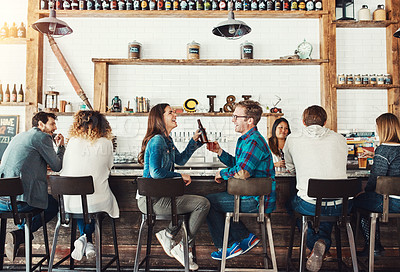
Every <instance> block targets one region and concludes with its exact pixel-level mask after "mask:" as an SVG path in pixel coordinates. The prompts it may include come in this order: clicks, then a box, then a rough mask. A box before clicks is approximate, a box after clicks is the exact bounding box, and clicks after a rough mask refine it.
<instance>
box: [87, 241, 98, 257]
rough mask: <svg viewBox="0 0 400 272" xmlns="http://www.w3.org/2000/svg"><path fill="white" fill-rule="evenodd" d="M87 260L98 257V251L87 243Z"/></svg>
mask: <svg viewBox="0 0 400 272" xmlns="http://www.w3.org/2000/svg"><path fill="white" fill-rule="evenodd" d="M85 255H86V258H88V259H92V258H95V257H96V249H95V248H94V245H93V244H92V243H91V242H87V244H86V249H85Z"/></svg>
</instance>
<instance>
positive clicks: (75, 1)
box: [71, 0, 79, 10]
mask: <svg viewBox="0 0 400 272" xmlns="http://www.w3.org/2000/svg"><path fill="white" fill-rule="evenodd" d="M71 9H72V10H79V2H78V0H72V2H71Z"/></svg>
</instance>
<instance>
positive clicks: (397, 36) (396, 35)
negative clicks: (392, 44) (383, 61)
mask: <svg viewBox="0 0 400 272" xmlns="http://www.w3.org/2000/svg"><path fill="white" fill-rule="evenodd" d="M393 37H396V38H400V28H399V29H397V31H396V32H395V33H394V34H393Z"/></svg>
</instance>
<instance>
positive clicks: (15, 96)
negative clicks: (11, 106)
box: [0, 84, 25, 102]
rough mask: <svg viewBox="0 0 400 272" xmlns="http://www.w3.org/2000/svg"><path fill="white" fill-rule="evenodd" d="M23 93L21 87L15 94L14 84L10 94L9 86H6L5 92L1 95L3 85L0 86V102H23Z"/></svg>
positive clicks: (15, 85) (15, 86)
mask: <svg viewBox="0 0 400 272" xmlns="http://www.w3.org/2000/svg"><path fill="white" fill-rule="evenodd" d="M24 100H25V98H24V91H23V89H22V84H21V87H20V88H19V91H18V92H17V84H14V89H13V90H12V92H10V86H9V84H7V88H6V91H5V92H4V93H3V85H2V84H0V102H24Z"/></svg>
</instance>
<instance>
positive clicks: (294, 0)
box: [290, 0, 299, 10]
mask: <svg viewBox="0 0 400 272" xmlns="http://www.w3.org/2000/svg"><path fill="white" fill-rule="evenodd" d="M290 10H299V6H298V4H297V0H291V1H290Z"/></svg>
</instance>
